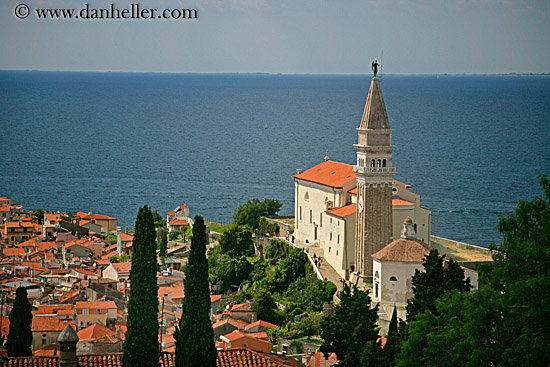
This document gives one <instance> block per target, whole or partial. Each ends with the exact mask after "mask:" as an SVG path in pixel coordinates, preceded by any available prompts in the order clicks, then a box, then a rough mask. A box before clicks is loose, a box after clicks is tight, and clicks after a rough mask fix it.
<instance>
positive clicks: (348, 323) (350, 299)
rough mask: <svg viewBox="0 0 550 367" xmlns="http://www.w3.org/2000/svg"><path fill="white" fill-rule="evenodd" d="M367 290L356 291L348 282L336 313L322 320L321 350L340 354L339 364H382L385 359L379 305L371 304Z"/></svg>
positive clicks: (346, 366)
mask: <svg viewBox="0 0 550 367" xmlns="http://www.w3.org/2000/svg"><path fill="white" fill-rule="evenodd" d="M370 304H371V299H370V297H369V295H368V292H367V291H361V290H358V289H357V288H356V287H355V286H354V287H353V290H352V289H350V288H349V286H348V285H347V284H346V285H344V290H343V291H342V292H341V293H340V304H339V305H338V306H336V307H335V310H334V315H333V316H325V317H324V320H323V321H322V322H321V328H322V333H321V337H322V338H323V340H324V341H323V344H322V345H321V352H323V353H324V354H325V356H327V355H328V354H329V353H336V355H337V356H338V359H340V362H339V363H338V366H343V367H348V366H350V367H351V366H379V365H380V362H381V361H382V360H383V359H384V356H383V354H382V348H381V347H380V342H379V341H378V338H379V336H378V328H377V326H376V320H377V319H378V306H376V307H375V308H371V307H370Z"/></svg>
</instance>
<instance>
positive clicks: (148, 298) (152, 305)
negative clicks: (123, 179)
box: [123, 205, 159, 367]
mask: <svg viewBox="0 0 550 367" xmlns="http://www.w3.org/2000/svg"><path fill="white" fill-rule="evenodd" d="M135 229H136V230H135V235H134V240H133V255H132V267H131V269H130V284H131V286H132V290H131V292H130V299H129V301H128V320H127V326H128V330H127V332H126V340H125V342H124V355H123V364H124V366H138V367H139V366H143V367H145V366H155V365H158V359H159V344H158V343H159V339H158V298H157V297H158V285H157V271H158V265H157V251H156V250H157V245H156V242H155V238H156V231H155V225H154V222H153V216H152V214H151V209H150V208H149V207H148V206H147V205H145V206H144V207H143V208H141V209H139V211H138V215H137V218H136V225H135Z"/></svg>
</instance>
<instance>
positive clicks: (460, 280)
mask: <svg viewBox="0 0 550 367" xmlns="http://www.w3.org/2000/svg"><path fill="white" fill-rule="evenodd" d="M444 259H445V256H441V255H439V252H438V251H437V250H436V249H432V250H430V253H429V254H428V255H427V256H426V258H425V259H424V262H423V263H422V266H423V267H424V271H423V272H422V271H418V270H416V271H415V273H414V275H413V276H412V289H413V293H414V296H413V298H411V299H410V300H408V301H407V319H408V320H414V318H415V317H416V316H417V315H419V314H421V313H422V312H424V311H431V312H435V301H436V300H437V299H438V298H440V297H441V296H443V294H444V293H445V292H446V291H450V290H458V291H460V292H462V291H468V290H470V288H471V285H470V280H469V279H464V271H463V270H462V268H460V266H459V265H458V264H457V263H456V262H455V261H454V260H452V259H451V260H449V262H448V266H447V269H445V267H444Z"/></svg>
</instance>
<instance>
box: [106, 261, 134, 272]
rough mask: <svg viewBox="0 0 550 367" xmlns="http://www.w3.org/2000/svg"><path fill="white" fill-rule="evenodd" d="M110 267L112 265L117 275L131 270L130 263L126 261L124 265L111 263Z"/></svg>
mask: <svg viewBox="0 0 550 367" xmlns="http://www.w3.org/2000/svg"><path fill="white" fill-rule="evenodd" d="M111 265H113V267H114V268H115V269H116V271H117V272H118V273H129V272H130V269H131V268H132V263H131V262H128V261H127V262H124V263H112V264H111Z"/></svg>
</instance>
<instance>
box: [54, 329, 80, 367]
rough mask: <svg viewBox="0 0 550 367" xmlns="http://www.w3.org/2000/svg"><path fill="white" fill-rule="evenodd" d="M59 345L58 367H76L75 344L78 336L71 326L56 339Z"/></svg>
mask: <svg viewBox="0 0 550 367" xmlns="http://www.w3.org/2000/svg"><path fill="white" fill-rule="evenodd" d="M57 342H58V343H59V367H78V357H77V356H76V344H77V343H78V335H77V334H76V331H74V329H73V327H72V326H71V325H67V326H66V327H65V329H63V331H62V332H61V334H59V336H58V337H57Z"/></svg>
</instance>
